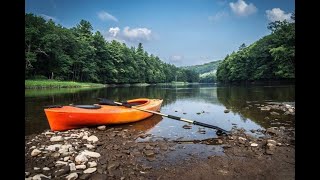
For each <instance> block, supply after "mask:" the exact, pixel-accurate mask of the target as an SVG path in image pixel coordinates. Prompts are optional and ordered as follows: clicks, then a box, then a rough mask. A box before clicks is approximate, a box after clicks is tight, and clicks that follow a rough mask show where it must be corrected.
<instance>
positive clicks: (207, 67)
mask: <svg viewBox="0 0 320 180" xmlns="http://www.w3.org/2000/svg"><path fill="white" fill-rule="evenodd" d="M221 61H222V60H218V61H212V62H209V63H205V64H201V65H195V66H185V67H182V68H183V69H188V70H192V71H195V72H196V73H199V74H204V73H210V72H216V70H217V68H218V65H219V63H220V62H221Z"/></svg>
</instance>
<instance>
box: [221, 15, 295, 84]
mask: <svg viewBox="0 0 320 180" xmlns="http://www.w3.org/2000/svg"><path fill="white" fill-rule="evenodd" d="M291 18H292V19H293V20H294V19H295V15H294V13H293V16H292V17H291ZM268 29H270V30H271V32H272V33H271V34H270V35H267V36H265V37H263V38H261V39H260V40H258V41H256V42H255V43H253V44H251V45H250V46H248V47H246V46H245V44H242V45H241V46H240V48H239V50H238V51H237V52H233V53H232V54H230V55H227V56H226V57H225V59H224V60H223V61H222V62H221V63H220V65H219V67H218V69H217V79H218V80H219V81H223V82H234V81H248V80H249V81H250V80H281V79H294V78H295V23H294V21H293V22H288V21H282V22H280V21H275V22H272V23H270V24H269V26H268Z"/></svg>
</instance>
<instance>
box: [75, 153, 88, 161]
mask: <svg viewBox="0 0 320 180" xmlns="http://www.w3.org/2000/svg"><path fill="white" fill-rule="evenodd" d="M75 161H76V163H77V164H81V163H82V162H87V161H88V158H87V156H86V155H84V154H82V153H81V154H79V155H78V156H76V159H75Z"/></svg>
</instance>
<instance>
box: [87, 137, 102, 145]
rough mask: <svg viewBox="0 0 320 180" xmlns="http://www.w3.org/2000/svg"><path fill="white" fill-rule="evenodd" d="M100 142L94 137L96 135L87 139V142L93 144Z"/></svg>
mask: <svg viewBox="0 0 320 180" xmlns="http://www.w3.org/2000/svg"><path fill="white" fill-rule="evenodd" d="M98 140H99V139H98V138H97V136H94V135H92V136H90V137H88V139H87V141H92V142H93V143H95V142H97V141H98Z"/></svg>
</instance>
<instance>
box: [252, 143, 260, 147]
mask: <svg viewBox="0 0 320 180" xmlns="http://www.w3.org/2000/svg"><path fill="white" fill-rule="evenodd" d="M250 146H251V147H257V146H258V144H257V143H251V144H250Z"/></svg>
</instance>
